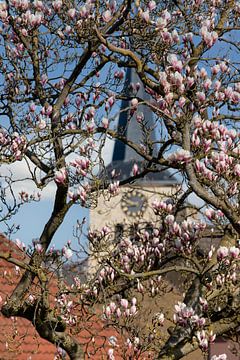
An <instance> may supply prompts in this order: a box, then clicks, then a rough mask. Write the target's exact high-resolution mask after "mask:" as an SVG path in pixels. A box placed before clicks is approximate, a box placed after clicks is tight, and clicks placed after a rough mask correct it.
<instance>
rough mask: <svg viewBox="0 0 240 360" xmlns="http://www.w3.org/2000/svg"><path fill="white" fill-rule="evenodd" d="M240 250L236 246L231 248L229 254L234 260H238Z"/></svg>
mask: <svg viewBox="0 0 240 360" xmlns="http://www.w3.org/2000/svg"><path fill="white" fill-rule="evenodd" d="M239 253H240V249H239V248H237V247H236V246H231V247H230V249H229V254H230V256H231V257H232V258H233V259H237V258H238V257H239Z"/></svg>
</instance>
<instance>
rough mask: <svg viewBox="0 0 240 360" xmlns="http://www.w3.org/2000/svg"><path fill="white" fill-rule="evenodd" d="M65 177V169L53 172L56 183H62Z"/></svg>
mask: <svg viewBox="0 0 240 360" xmlns="http://www.w3.org/2000/svg"><path fill="white" fill-rule="evenodd" d="M66 179H67V170H66V169H65V168H62V169H60V170H58V171H56V173H55V182H56V183H57V184H64V183H65V181H66Z"/></svg>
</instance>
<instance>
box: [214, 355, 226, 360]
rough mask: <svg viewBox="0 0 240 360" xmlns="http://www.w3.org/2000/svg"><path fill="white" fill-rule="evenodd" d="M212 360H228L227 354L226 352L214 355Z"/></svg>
mask: <svg viewBox="0 0 240 360" xmlns="http://www.w3.org/2000/svg"><path fill="white" fill-rule="evenodd" d="M211 360H227V355H226V354H221V355H213V356H212V357H211Z"/></svg>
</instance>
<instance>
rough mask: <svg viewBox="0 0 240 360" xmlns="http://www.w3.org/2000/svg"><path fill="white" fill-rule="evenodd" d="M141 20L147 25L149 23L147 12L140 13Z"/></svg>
mask: <svg viewBox="0 0 240 360" xmlns="http://www.w3.org/2000/svg"><path fill="white" fill-rule="evenodd" d="M141 18H142V19H143V20H144V21H146V22H147V23H148V22H149V21H150V14H149V10H146V11H143V12H142V13H141Z"/></svg>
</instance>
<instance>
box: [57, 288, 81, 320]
mask: <svg viewBox="0 0 240 360" xmlns="http://www.w3.org/2000/svg"><path fill="white" fill-rule="evenodd" d="M55 303H56V308H57V309H58V311H59V313H60V315H61V317H62V319H63V320H64V321H66V323H67V324H68V325H69V326H74V325H76V322H77V316H76V315H74V314H73V308H74V303H73V301H71V300H68V297H67V296H66V295H64V294H62V295H60V296H59V297H57V298H56V299H55Z"/></svg>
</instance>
